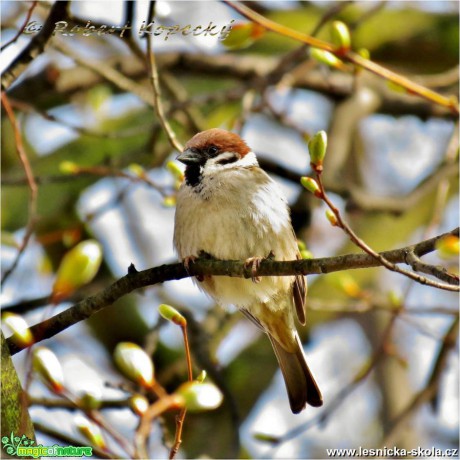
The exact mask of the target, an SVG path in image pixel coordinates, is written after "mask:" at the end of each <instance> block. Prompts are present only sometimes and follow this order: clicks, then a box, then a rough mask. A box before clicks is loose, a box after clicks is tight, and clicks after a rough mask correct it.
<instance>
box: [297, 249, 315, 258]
mask: <svg viewBox="0 0 460 460" xmlns="http://www.w3.org/2000/svg"><path fill="white" fill-rule="evenodd" d="M300 257H302V259H307V260H309V259H313V253H312V252H311V251H309V250H308V249H303V250H302V251H300Z"/></svg>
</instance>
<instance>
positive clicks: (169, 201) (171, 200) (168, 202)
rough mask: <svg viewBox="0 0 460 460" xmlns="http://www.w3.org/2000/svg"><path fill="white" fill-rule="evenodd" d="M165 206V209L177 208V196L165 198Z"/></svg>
mask: <svg viewBox="0 0 460 460" xmlns="http://www.w3.org/2000/svg"><path fill="white" fill-rule="evenodd" d="M163 206H164V207H165V208H174V206H176V197H175V196H165V197H164V198H163Z"/></svg>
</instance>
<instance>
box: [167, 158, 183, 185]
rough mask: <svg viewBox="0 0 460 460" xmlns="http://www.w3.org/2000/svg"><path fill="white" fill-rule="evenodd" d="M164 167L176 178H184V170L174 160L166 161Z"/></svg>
mask: <svg viewBox="0 0 460 460" xmlns="http://www.w3.org/2000/svg"><path fill="white" fill-rule="evenodd" d="M166 169H167V170H168V171H169V172H170V173H171V174H172V175H173V176H174V177H175V178H176V179H178V180H180V181H183V180H184V172H183V171H182V169H181V168H180V166H179V165H178V164H177V163H176V162H175V161H168V162H167V163H166Z"/></svg>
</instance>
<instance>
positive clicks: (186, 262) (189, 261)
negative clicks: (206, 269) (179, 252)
mask: <svg viewBox="0 0 460 460" xmlns="http://www.w3.org/2000/svg"><path fill="white" fill-rule="evenodd" d="M196 259H198V257H197V256H187V257H184V258H183V259H182V263H183V264H184V267H185V269H186V270H187V271H189V269H190V264H194V263H195V260H196Z"/></svg>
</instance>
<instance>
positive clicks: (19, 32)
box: [0, 1, 38, 51]
mask: <svg viewBox="0 0 460 460" xmlns="http://www.w3.org/2000/svg"><path fill="white" fill-rule="evenodd" d="M37 4H38V1H34V2H32V5H31V6H30V8H29V10H28V11H27V14H26V18H25V19H24V22H23V24H22V26H21V27H20V28H19V30H18V31H17V32H16V35H15V36H14V37H13V38H12V39H11V40H8V41H7V42H6V43H5V44H4V45H2V47H1V48H0V51H3V50H4V49H5V48H8V46H10V45H11V44H13V43H14V42H15V41H16V40H17V39H18V38H19V37H20V36H21V35H22V33H23V32H24V29H25V27H26V25H27V23H28V22H29V20H30V17H31V16H32V13H33V11H34V9H35V7H36V6H37Z"/></svg>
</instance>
